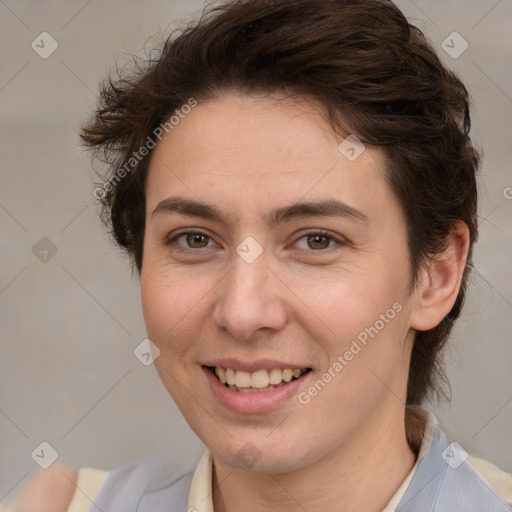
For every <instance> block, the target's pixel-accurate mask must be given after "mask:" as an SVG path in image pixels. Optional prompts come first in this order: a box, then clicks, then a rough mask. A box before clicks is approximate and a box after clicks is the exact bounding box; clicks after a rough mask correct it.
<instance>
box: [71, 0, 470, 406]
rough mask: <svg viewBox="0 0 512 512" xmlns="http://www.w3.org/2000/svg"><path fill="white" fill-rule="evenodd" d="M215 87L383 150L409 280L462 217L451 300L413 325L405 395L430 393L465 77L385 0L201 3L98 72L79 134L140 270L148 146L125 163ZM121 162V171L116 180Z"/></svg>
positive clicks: (458, 191) (416, 397)
mask: <svg viewBox="0 0 512 512" xmlns="http://www.w3.org/2000/svg"><path fill="white" fill-rule="evenodd" d="M227 90H237V91H240V92H242V93H248V94H250V93H255V92H260V93H271V92H285V93H287V94H290V95H291V94H295V95H298V96H303V97H307V98H310V99H314V100H315V101H316V102H318V103H319V104H320V105H322V106H323V107H324V109H325V113H326V119H327V120H328V121H329V123H330V124H331V126H332V127H333V129H335V130H337V131H338V132H339V133H341V134H345V135H347V134H349V133H354V134H356V135H357V136H358V137H359V139H361V140H362V141H363V142H364V143H365V144H371V145H374V146H379V147H380V148H382V150H383V152H384V154H385V156H386V157H387V164H388V165H387V167H388V169H387V177H388V182H389V184H390V187H391V189H392V190H393V191H394V193H395V194H396V197H397V198H398V200H399V202H400V204H401V206H402V209H403V212H404V216H405V219H406V222H407V235H408V249H409V255H410V262H411V286H412V287H413V286H415V284H416V283H417V278H418V271H419V269H420V267H421V265H423V264H427V263H428V261H429V258H431V257H432V256H433V255H435V254H436V253H439V252H440V251H442V250H443V248H444V246H445V242H446V239H447V235H448V233H449V232H450V229H451V228H452V225H453V221H455V220H462V221H464V222H465V223H466V224H467V226H468V228H469V233H470V252H469V258H468V262H467V266H466V269H465V272H464V276H463V280H462V285H461V288H460V291H459V294H458V297H457V299H456V302H455V305H454V306H453V308H452V310H451V311H450V313H449V314H448V315H447V316H446V317H445V318H444V319H443V320H442V321H441V323H440V324H439V325H438V326H436V327H435V328H433V329H431V330H429V331H424V332H417V333H416V338H415V342H414V347H413V352H412V357H411V365H410V372H409V381H408V389H407V404H408V405H409V404H421V403H422V402H423V401H425V400H426V399H431V398H433V397H435V396H437V397H439V395H440V394H443V386H442V385H443V384H445V383H447V381H446V376H445V374H444V371H443V367H442V349H443V347H444V345H445V343H446V341H447V339H448V336H449V334H450V331H451V329H452V326H453V322H454V320H455V319H456V318H457V317H458V316H459V314H460V312H461V308H462V304H463V300H464V295H465V290H466V283H467V277H468V274H469V270H470V265H471V252H472V245H473V243H474V241H475V240H476V238H477V234H478V232H477V221H476V212H477V189H476V177H475V174H476V171H477V169H478V167H479V163H480V158H479V155H478V153H477V151H476V150H475V149H474V148H473V146H472V144H471V140H470V138H469V131H470V115H469V101H468V93H467V90H466V88H465V87H464V85H463V84H462V83H461V81H460V80H459V79H458V78H457V77H456V76H455V75H454V74H453V73H452V72H451V71H449V70H447V69H446V68H445V67H444V66H443V64H442V63H441V61H440V60H439V58H438V56H437V55H436V52H435V50H434V49H433V48H432V46H431V44H430V43H428V42H427V41H426V39H425V37H424V35H423V34H422V32H421V31H420V30H419V29H418V28H416V27H415V26H413V25H411V24H409V23H408V21H407V19H406V18H405V17H404V15H403V14H402V12H401V11H400V10H399V9H398V8H397V7H396V6H395V5H394V4H393V3H392V2H391V1H388V0H279V1H277V0H272V1H270V0H233V1H228V2H224V3H222V4H221V5H217V6H215V5H214V6H213V7H210V8H208V9H206V10H205V11H204V12H203V14H202V16H201V18H200V19H199V20H198V21H196V22H193V23H191V24H190V25H189V26H187V27H185V28H183V29H181V30H180V31H179V32H177V33H174V34H172V35H171V36H170V37H169V38H168V39H167V40H166V41H165V43H164V44H163V46H162V48H161V49H160V50H159V52H158V55H157V57H152V58H148V59H147V61H146V63H145V64H144V65H140V63H138V65H137V66H136V67H135V70H133V71H130V72H128V73H127V72H125V71H120V72H119V73H118V76H117V77H116V79H113V78H112V77H109V78H108V79H107V80H106V81H105V82H104V83H103V85H102V86H101V97H100V102H99V105H98V109H97V111H96V113H95V115H94V117H93V118H92V119H91V120H90V121H89V123H88V124H87V125H86V126H84V127H83V129H82V132H81V137H82V139H83V141H84V142H85V143H86V144H87V145H88V146H89V147H91V148H93V149H95V150H96V151H95V152H96V155H97V156H98V157H99V158H100V159H101V160H103V161H104V162H107V163H108V165H109V171H108V172H107V174H106V175H105V176H104V182H103V185H102V186H103V188H102V191H103V192H102V193H101V194H100V197H99V199H100V202H101V205H102V218H103V220H104V222H105V223H106V224H107V225H108V226H109V227H110V228H111V231H112V234H113V236H114V239H115V241H116V242H117V244H119V246H121V247H122V248H124V249H125V250H126V251H127V253H128V254H129V255H130V257H131V258H132V262H133V263H134V265H135V266H136V268H137V269H138V271H139V272H140V270H141V267H142V258H143V254H142V247H143V238H144V225H145V193H144V185H145V181H146V176H147V172H148V164H149V159H150V157H151V151H150V152H149V154H147V155H145V156H144V157H142V158H138V159H137V161H133V162H131V165H132V168H128V167H126V165H127V163H128V162H129V159H130V158H133V154H134V153H135V152H138V151H139V150H140V148H141V147H143V146H144V145H145V144H147V141H148V140H149V138H151V134H153V133H155V130H157V129H158V126H160V125H162V124H163V123H165V122H166V121H167V120H168V119H169V117H170V116H171V115H173V114H174V113H175V112H176V111H177V110H179V109H180V108H181V107H182V106H183V105H186V104H187V103H188V102H189V101H190V98H196V99H197V100H199V101H201V100H206V99H210V98H215V97H216V95H218V94H220V93H222V92H224V91H227ZM344 123H345V124H344ZM121 168H123V169H125V170H126V169H128V171H129V172H128V171H126V172H124V173H123V175H124V176H123V178H122V179H118V178H119V175H116V172H117V171H118V170H119V169H121ZM115 178H117V179H115Z"/></svg>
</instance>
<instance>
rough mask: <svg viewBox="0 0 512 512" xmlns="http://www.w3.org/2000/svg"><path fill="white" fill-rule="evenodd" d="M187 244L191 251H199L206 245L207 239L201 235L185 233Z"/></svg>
mask: <svg viewBox="0 0 512 512" xmlns="http://www.w3.org/2000/svg"><path fill="white" fill-rule="evenodd" d="M186 236H187V244H188V246H189V247H191V248H192V249H201V248H203V247H206V246H207V245H208V237H207V236H206V235H203V234H202V233H187V234H186Z"/></svg>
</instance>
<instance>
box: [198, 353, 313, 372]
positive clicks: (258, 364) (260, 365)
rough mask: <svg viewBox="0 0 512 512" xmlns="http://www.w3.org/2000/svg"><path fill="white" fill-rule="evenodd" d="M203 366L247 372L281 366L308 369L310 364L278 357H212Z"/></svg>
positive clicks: (292, 368) (283, 367)
mask: <svg viewBox="0 0 512 512" xmlns="http://www.w3.org/2000/svg"><path fill="white" fill-rule="evenodd" d="M203 366H211V367H216V366H217V367H219V368H232V369H233V370H242V371H246V372H256V371H258V370H271V369H272V368H281V369H282V370H284V369H287V368H289V369H290V370H295V369H306V368H309V366H308V365H300V364H296V363H290V362H285V361H278V360H276V359H255V360H254V359H253V360H251V361H242V360H241V359H236V358H233V357H228V358H222V359H212V360H209V361H206V362H205V363H203Z"/></svg>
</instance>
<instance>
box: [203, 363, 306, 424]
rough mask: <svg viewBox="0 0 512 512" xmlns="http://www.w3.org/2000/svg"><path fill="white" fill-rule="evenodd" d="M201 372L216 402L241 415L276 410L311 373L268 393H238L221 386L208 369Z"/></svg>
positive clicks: (295, 392)
mask: <svg viewBox="0 0 512 512" xmlns="http://www.w3.org/2000/svg"><path fill="white" fill-rule="evenodd" d="M203 370H204V372H205V373H206V377H207V379H208V381H209V383H210V387H211V389H212V392H213V394H214V395H215V397H216V398H217V400H218V401H219V402H220V403H221V404H222V405H223V406H224V407H226V408H228V409H230V410H232V411H234V412H237V413H241V414H256V413H261V412H268V411H272V410H275V409H278V408H279V407H281V406H282V405H283V404H284V403H285V402H286V401H287V400H289V399H290V398H291V397H292V396H295V395H296V394H297V389H298V387H299V386H300V385H301V384H302V381H303V380H304V379H305V378H306V377H307V376H308V375H309V374H310V373H311V372H308V373H306V374H304V375H302V376H301V377H299V378H298V379H295V380H292V381H290V382H288V383H287V384H285V385H283V386H279V387H276V388H273V389H271V390H268V391H259V392H258V391H257V392H253V393H241V392H240V391H233V390H231V389H229V388H228V387H227V386H225V385H224V384H222V382H221V381H220V380H219V379H218V378H217V377H216V376H215V375H214V374H213V372H212V371H211V370H210V369H209V368H205V367H203Z"/></svg>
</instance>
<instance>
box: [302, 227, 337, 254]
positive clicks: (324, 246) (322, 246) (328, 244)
mask: <svg viewBox="0 0 512 512" xmlns="http://www.w3.org/2000/svg"><path fill="white" fill-rule="evenodd" d="M335 245H338V246H339V245H343V244H342V242H341V241H340V240H338V239H336V238H334V237H333V236H332V235H331V234H330V233H328V232H323V231H310V232H309V233H304V234H303V235H302V236H301V237H300V238H298V239H297V241H296V242H295V246H296V247H297V248H298V249H300V250H301V251H309V252H310V253H311V252H319V253H320V252H327V250H328V249H331V248H333V246H335Z"/></svg>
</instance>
